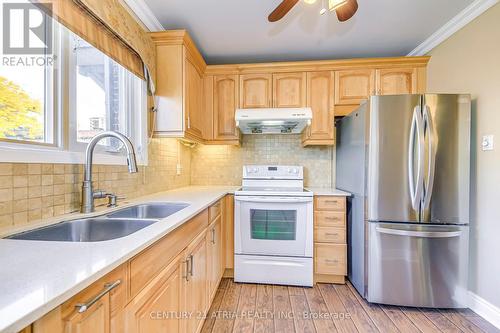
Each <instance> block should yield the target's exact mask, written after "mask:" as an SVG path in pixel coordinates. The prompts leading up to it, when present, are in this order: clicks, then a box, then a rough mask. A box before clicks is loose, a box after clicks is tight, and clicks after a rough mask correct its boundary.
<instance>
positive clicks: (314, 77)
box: [303, 71, 335, 145]
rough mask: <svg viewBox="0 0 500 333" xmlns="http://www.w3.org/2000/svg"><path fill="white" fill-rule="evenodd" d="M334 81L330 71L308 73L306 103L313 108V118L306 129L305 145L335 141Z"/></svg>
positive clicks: (325, 143) (326, 143) (330, 143)
mask: <svg viewBox="0 0 500 333" xmlns="http://www.w3.org/2000/svg"><path fill="white" fill-rule="evenodd" d="M334 81H335V79H334V73H333V72H330V71H324V72H309V73H307V103H306V104H307V106H308V107H310V108H311V109H312V112H313V119H312V123H311V126H309V127H308V128H307V129H306V130H305V131H306V132H305V134H304V136H303V144H304V145H308V144H324V145H332V144H333V143H334ZM304 139H305V140H304Z"/></svg>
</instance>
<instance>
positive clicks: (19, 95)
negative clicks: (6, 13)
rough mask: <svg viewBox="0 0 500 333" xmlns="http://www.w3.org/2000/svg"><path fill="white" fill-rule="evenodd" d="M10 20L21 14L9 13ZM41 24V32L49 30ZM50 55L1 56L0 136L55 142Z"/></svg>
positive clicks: (18, 19)
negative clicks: (10, 14) (26, 56)
mask: <svg viewBox="0 0 500 333" xmlns="http://www.w3.org/2000/svg"><path fill="white" fill-rule="evenodd" d="M11 20H12V21H16V22H15V23H14V25H16V24H17V23H19V22H17V21H20V20H22V17H21V16H19V15H12V16H11ZM49 20H50V19H49ZM44 22H45V21H44ZM42 28H43V29H44V33H45V34H47V33H49V32H50V31H51V29H48V25H45V26H43V27H42ZM2 44H3V43H2ZM51 56H52V55H51V54H39V55H38V56H37V57H36V60H33V58H24V57H6V56H4V57H3V59H2V65H1V66H0V140H2V141H7V142H12V143H31V144H45V145H52V144H54V143H55V142H56V138H55V136H54V135H55V132H54V122H55V117H54V116H55V113H54V104H53V101H54V96H55V94H54V93H55V92H54V80H53V77H54V75H53V74H54V66H53V63H52V62H51V61H50V60H51V59H52V58H51ZM23 64H24V65H23Z"/></svg>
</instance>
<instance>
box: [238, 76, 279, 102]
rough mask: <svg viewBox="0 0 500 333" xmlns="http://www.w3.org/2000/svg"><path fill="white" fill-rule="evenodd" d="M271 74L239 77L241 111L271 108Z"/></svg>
mask: <svg viewBox="0 0 500 333" xmlns="http://www.w3.org/2000/svg"><path fill="white" fill-rule="evenodd" d="M272 96H273V90H272V74H242V75H240V107H241V108H242V109H253V108H270V107H271V106H272Z"/></svg>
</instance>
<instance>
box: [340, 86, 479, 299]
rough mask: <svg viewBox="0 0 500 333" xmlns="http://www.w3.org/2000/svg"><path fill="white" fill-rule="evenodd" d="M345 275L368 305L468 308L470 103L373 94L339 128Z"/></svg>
mask: <svg viewBox="0 0 500 333" xmlns="http://www.w3.org/2000/svg"><path fill="white" fill-rule="evenodd" d="M336 161H337V162H336V164H337V168H336V173H337V187H338V188H339V189H342V190H345V191H349V192H351V193H353V196H352V198H351V208H350V210H349V212H348V214H349V222H348V259H349V261H348V275H349V279H350V281H351V282H352V283H353V285H354V286H355V288H356V289H357V290H358V291H359V293H360V294H361V295H362V296H363V297H365V298H366V299H367V300H368V301H369V302H374V303H383V304H394V305H402V306H418V307H439V308H460V307H465V306H466V294H467V270H468V243H469V227H468V224H469V173H470V172H469V168H470V96H469V95H452V94H438V95H436V94H425V95H394V96H373V97H371V98H370V100H369V101H367V102H366V103H365V104H363V105H362V106H360V107H359V108H358V109H357V110H355V111H353V112H352V113H351V114H350V115H348V116H346V117H344V118H343V119H341V120H340V121H339V122H338V123H337V158H336Z"/></svg>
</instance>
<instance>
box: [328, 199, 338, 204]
mask: <svg viewBox="0 0 500 333" xmlns="http://www.w3.org/2000/svg"><path fill="white" fill-rule="evenodd" d="M325 203H334V204H336V203H339V201H338V200H325Z"/></svg>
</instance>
